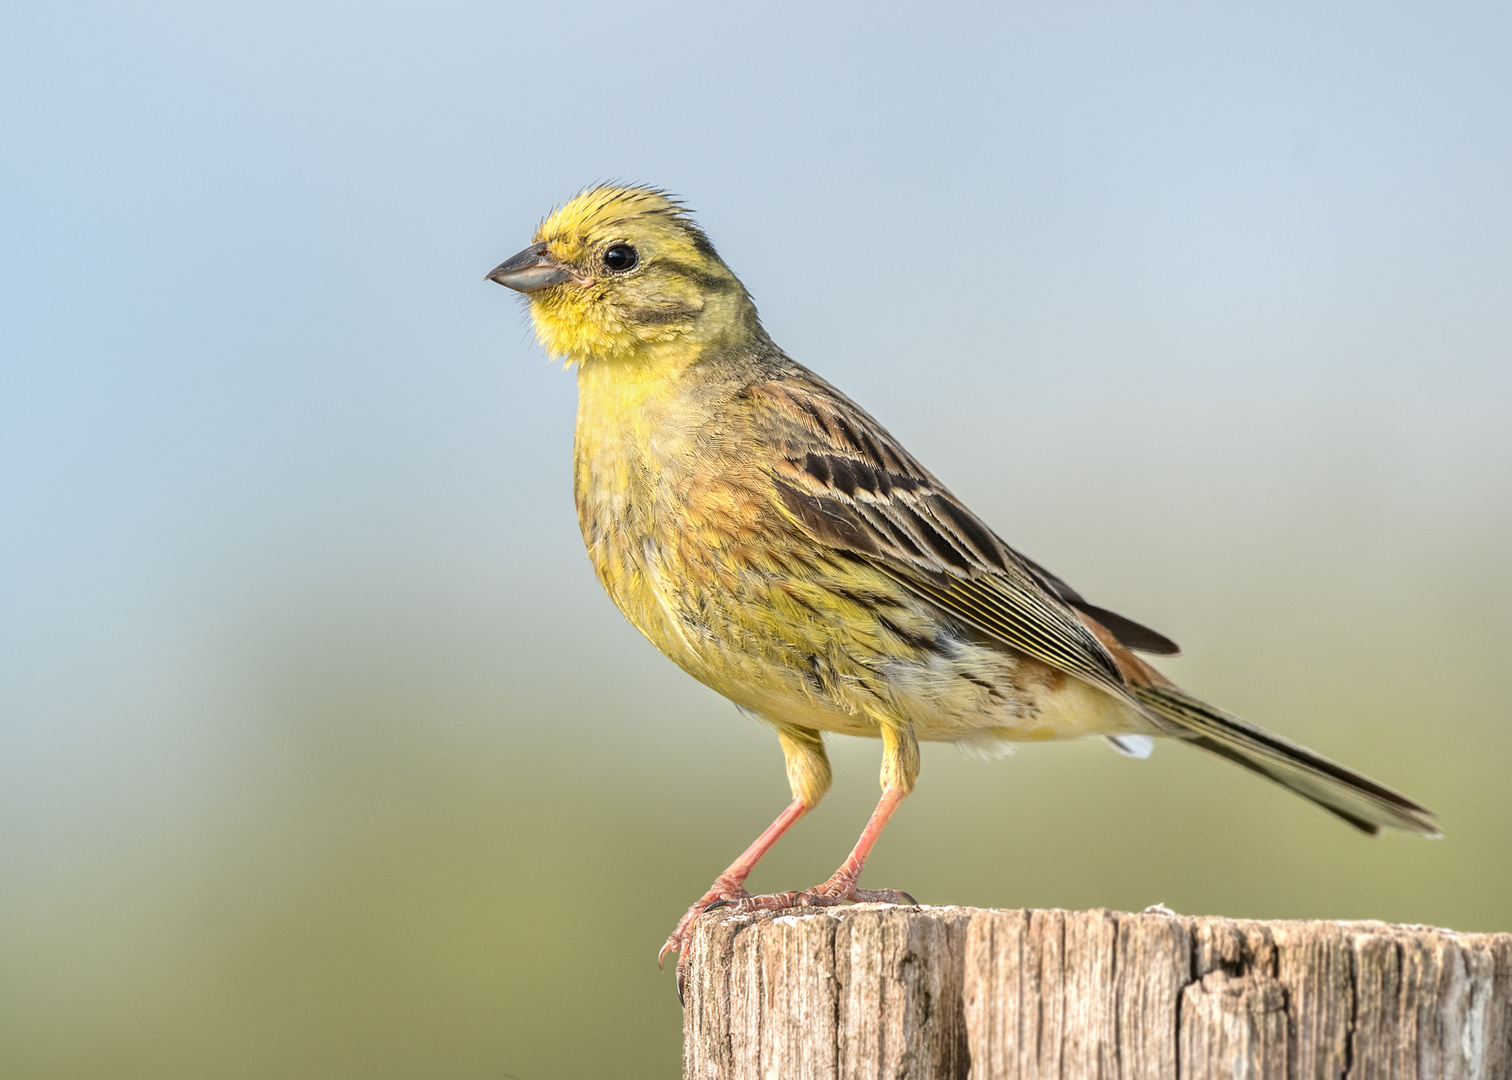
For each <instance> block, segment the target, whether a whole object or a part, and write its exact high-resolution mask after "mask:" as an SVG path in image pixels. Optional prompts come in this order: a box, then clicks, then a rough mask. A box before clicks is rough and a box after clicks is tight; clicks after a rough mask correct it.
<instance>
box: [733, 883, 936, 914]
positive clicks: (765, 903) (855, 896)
mask: <svg viewBox="0 0 1512 1080" xmlns="http://www.w3.org/2000/svg"><path fill="white" fill-rule="evenodd" d="M918 903H919V902H918V901H917V900H915V899H914V898H913V897H912V896H910V895H909V894H908V893H906V892H902V891H900V890H898V889H858V888H856V886H855V885H854V884H853V883H850V882H836V881H835V880H834V879H833V878H831V879H830V880H829V881H826V882H825V883H824V884H823V885H816V886H815V887H814V888H812V889H803V890H802V891H799V892H784V893H767V894H765V895H762V896H744V897H741V898H740V899H738V900H731V901H723V902H719V903H714V904H710V905H709V908H706V909H705V910H711V909H713V908H717V907H731V908H733V909H734V910H735V911H738V912H741V913H746V912H751V911H782V910H785V909H787V908H806V907H836V906H838V905H840V904H906V905H908V906H910V907H917V906H918Z"/></svg>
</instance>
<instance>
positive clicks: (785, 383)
mask: <svg viewBox="0 0 1512 1080" xmlns="http://www.w3.org/2000/svg"><path fill="white" fill-rule="evenodd" d="M747 394H748V395H749V398H750V401H751V404H752V406H753V414H754V415H755V417H756V419H757V423H758V425H759V427H760V434H761V436H762V437H763V439H764V441H766V442H767V444H768V445H769V446H771V447H772V449H774V450H775V451H776V455H775V458H774V460H773V463H772V465H771V469H772V478H773V480H774V482H775V483H776V486H777V490H778V492H779V494H780V495H781V497H782V500H783V502H784V504H785V505H786V507H787V509H788V510H789V511H790V512H791V513H792V514H793V516H794V517H796V518H797V519H798V520H799V521H800V522H801V523H802V524H803V526H804V527H805V528H806V529H807V530H808V531H809V532H810V534H812V535H813V537H814V538H815V539H816V540H819V541H820V542H822V543H825V544H828V545H830V546H832V547H835V548H839V549H842V550H846V551H850V552H852V553H854V554H856V555H859V556H862V557H864V558H866V559H868V560H869V561H871V562H873V563H874V564H875V565H877V566H878V567H879V568H881V569H882V570H884V571H885V572H886V573H887V574H889V575H890V576H891V577H893V578H894V579H895V580H896V581H898V582H899V583H900V584H902V585H903V586H904V587H906V588H908V589H909V590H910V591H912V592H913V593H914V594H916V595H917V596H919V597H921V598H922V599H925V600H927V601H929V602H930V603H932V604H934V605H936V606H937V607H939V608H940V609H942V610H943V611H945V612H948V613H949V614H951V615H952V616H954V617H955V618H957V619H960V620H961V621H963V622H965V623H967V624H969V625H971V626H974V627H976V628H977V629H978V630H980V631H982V632H983V633H986V634H988V635H990V636H992V637H994V638H997V639H998V640H1000V641H1002V642H1004V643H1005V644H1007V645H1010V646H1012V647H1013V648H1015V649H1018V650H1020V651H1022V652H1024V653H1027V654H1029V655H1030V656H1033V657H1036V658H1037V659H1040V660H1043V661H1044V662H1045V663H1047V664H1051V665H1053V666H1054V667H1057V668H1059V669H1060V670H1062V671H1066V672H1068V673H1071V674H1074V675H1077V676H1079V677H1081V678H1083V679H1085V680H1086V681H1088V682H1091V683H1093V684H1095V685H1097V686H1101V687H1104V688H1105V689H1108V690H1110V691H1112V692H1114V693H1116V694H1119V695H1120V696H1123V695H1125V694H1126V693H1127V690H1126V683H1125V680H1124V676H1123V674H1122V673H1121V671H1120V669H1119V665H1118V663H1117V662H1116V661H1115V660H1114V658H1113V656H1112V655H1111V654H1110V653H1109V651H1108V649H1107V648H1105V647H1104V646H1103V644H1102V643H1101V642H1100V641H1098V639H1097V637H1096V635H1095V634H1094V633H1093V632H1092V631H1091V630H1090V629H1089V628H1088V627H1087V625H1086V624H1085V623H1084V622H1083V620H1082V619H1081V618H1080V617H1079V616H1078V614H1077V611H1075V610H1073V609H1074V608H1082V609H1083V610H1087V609H1089V608H1090V609H1091V611H1092V612H1097V610H1098V609H1095V608H1091V606H1090V605H1087V604H1086V602H1085V601H1084V600H1082V598H1081V597H1080V596H1079V595H1077V594H1076V592H1075V591H1074V590H1072V589H1071V588H1070V586H1068V585H1066V584H1065V583H1064V582H1061V581H1060V580H1059V579H1058V578H1056V577H1054V575H1051V574H1049V573H1048V572H1046V571H1044V570H1042V569H1041V568H1040V567H1038V566H1036V565H1035V564H1034V563H1032V562H1030V561H1029V560H1027V559H1025V558H1023V557H1022V556H1021V555H1019V554H1018V553H1017V552H1015V551H1014V550H1013V549H1012V548H1010V547H1009V546H1008V545H1007V544H1005V543H1003V541H1002V540H1001V539H1000V538H999V537H998V536H997V535H996V534H995V533H994V532H993V531H992V530H991V529H989V528H988V527H987V526H986V525H985V524H983V523H982V521H981V520H980V519H979V518H977V517H976V515H974V514H973V513H971V511H970V510H968V509H966V507H965V506H963V505H962V504H961V503H960V502H959V501H958V500H957V499H956V498H955V497H954V496H953V495H951V494H950V492H949V491H947V490H946V489H945V487H944V485H942V484H941V483H940V482H939V481H938V480H936V479H935V478H934V477H933V476H932V475H930V473H929V472H928V470H926V469H925V468H924V467H923V466H922V465H920V464H919V463H918V462H917V461H916V460H914V458H913V457H912V456H910V455H909V454H908V452H907V451H905V450H904V449H903V448H902V447H901V446H900V445H898V443H897V441H896V440H895V439H893V437H892V436H891V435H889V434H888V433H887V432H886V431H885V430H884V429H883V428H882V426H881V425H880V424H878V423H877V422H876V421H875V420H873V419H872V418H871V417H870V416H868V415H867V413H866V412H865V411H864V410H863V409H862V408H861V407H860V406H858V405H857V404H856V403H855V402H853V401H851V400H850V399H849V398H847V397H845V395H843V394H841V393H840V392H839V391H838V390H836V389H834V388H833V387H832V386H830V385H829V384H827V383H825V382H824V381H823V380H822V379H820V378H818V376H815V375H813V374H812V373H811V372H808V371H806V370H804V369H802V368H799V367H798V366H797V365H794V369H793V371H792V372H791V374H787V375H785V376H784V377H783V378H781V379H778V380H773V381H771V382H765V383H760V384H757V385H755V386H752V387H750V388H749V389H748V390H747ZM1106 614H1107V615H1109V616H1111V619H1112V621H1113V622H1114V623H1115V624H1118V625H1121V626H1123V627H1124V628H1135V630H1136V631H1143V632H1144V634H1145V635H1146V636H1147V640H1150V641H1153V642H1154V643H1155V644H1157V645H1158V646H1160V647H1162V648H1164V647H1170V648H1171V649H1174V645H1173V644H1172V643H1171V642H1169V641H1167V640H1166V639H1165V638H1163V637H1161V636H1160V635H1158V634H1155V633H1154V632H1153V631H1145V630H1144V628H1143V627H1139V626H1138V624H1137V623H1133V622H1130V621H1129V620H1126V619H1121V618H1120V617H1119V616H1113V615H1112V613H1111V612H1110V613H1106ZM1093 617H1094V618H1095V619H1097V621H1099V622H1102V623H1103V625H1104V626H1107V625H1108V623H1107V622H1105V621H1104V620H1103V618H1102V615H1101V614H1094V615H1093ZM1109 630H1110V632H1112V633H1113V636H1114V637H1115V638H1117V637H1118V636H1119V635H1118V633H1117V631H1116V630H1115V629H1114V627H1112V626H1110V627H1109ZM1135 636H1138V634H1137V633H1136V634H1135Z"/></svg>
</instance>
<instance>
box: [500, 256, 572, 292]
mask: <svg viewBox="0 0 1512 1080" xmlns="http://www.w3.org/2000/svg"><path fill="white" fill-rule="evenodd" d="M576 276H577V275H576V274H574V273H572V271H570V270H568V269H567V268H566V267H564V266H563V265H562V264H561V263H559V262H557V261H556V260H555V259H553V258H552V257H551V256H550V255H548V254H546V245H545V244H532V245H531V246H530V247H528V248H526V249H525V250H524V251H522V252H520V253H519V254H518V255H515V256H513V257H511V258H508V259H505V260H504V261H503V262H501V263H500V264H499V265H498V266H496V267H494V268H493V269H492V270H491V271H489V274H488V280H489V281H497V282H498V283H499V284H500V285H503V286H504V287H505V288H508V289H513V290H514V291H515V292H522V293H527V294H528V293H533V292H540V291H541V290H542V289H549V288H551V286H553V285H560V284H562V283H563V282H564V281H572V280H573V279H574V278H576Z"/></svg>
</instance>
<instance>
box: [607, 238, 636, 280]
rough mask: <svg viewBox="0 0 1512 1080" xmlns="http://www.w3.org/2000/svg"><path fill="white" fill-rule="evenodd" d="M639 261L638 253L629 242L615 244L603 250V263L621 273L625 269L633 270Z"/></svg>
mask: <svg viewBox="0 0 1512 1080" xmlns="http://www.w3.org/2000/svg"><path fill="white" fill-rule="evenodd" d="M639 262H640V253H639V252H637V251H636V250H635V249H634V248H633V247H631V246H630V245H629V244H615V245H614V246H613V247H612V248H610V249H609V250H608V251H606V252H604V265H605V266H607V267H608V268H609V269H610V270H613V271H615V272H616V273H620V274H623V273H624V272H625V271H626V270H634V269H635V266H636V264H637V263H639Z"/></svg>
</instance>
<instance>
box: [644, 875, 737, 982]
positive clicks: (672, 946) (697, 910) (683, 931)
mask: <svg viewBox="0 0 1512 1080" xmlns="http://www.w3.org/2000/svg"><path fill="white" fill-rule="evenodd" d="M750 895H751V894H750V893H748V892H746V890H745V888H744V887H743V886H742V885H740V883H739V882H735V881H730V880H728V879H727V878H726V877H725V876H724V875H723V874H721V875H720V876H719V877H718V878H717V879H716V880H715V882H714V884H713V885H712V886H710V888H709V891H708V892H706V893H704V894H703V896H701V897H699V899H698V902H697V903H695V904H694V905H693V906H692V907H690V908H689V909H688V910H687V912H686V913H685V914H684V915H683V917H682V918H681V919H678V920H677V927H676V929H674V930H673V931H672V935H671V936H670V937H669V938H667V940H666V943H665V944H663V945H662V947H661V952H659V953H657V954H656V966H657V967H661V966H662V964H663V963H664V962H665V961H666V959H667V954H668V953H669V952H675V953H677V956H678V959H677V985H678V987H679V988H680V987H681V986H682V972H683V964H684V959H685V957H686V956H687V952H686V947H687V944H688V936H689V935H690V934H691V933H692V932H693V920H694V919H696V918H698V917H699V916H700V915H702V914H703V913H704V912H705V911H708V910H709V908H711V907H714V906H716V905H723V904H728V903H739V902H740V901H742V900H744V899H745V898H746V897H748V896H750ZM678 992H679V994H681V989H679V991H678Z"/></svg>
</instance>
